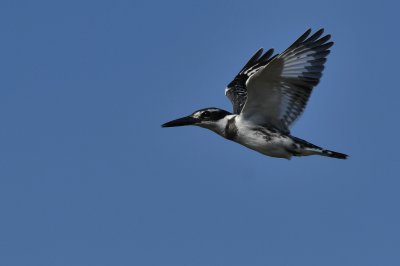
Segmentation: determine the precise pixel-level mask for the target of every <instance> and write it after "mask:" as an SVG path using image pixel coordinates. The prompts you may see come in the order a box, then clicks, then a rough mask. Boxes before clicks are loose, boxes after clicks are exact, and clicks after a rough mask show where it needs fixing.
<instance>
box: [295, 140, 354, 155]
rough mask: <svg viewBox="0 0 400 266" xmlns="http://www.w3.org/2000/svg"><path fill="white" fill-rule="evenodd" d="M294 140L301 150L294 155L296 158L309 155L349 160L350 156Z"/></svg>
mask: <svg viewBox="0 0 400 266" xmlns="http://www.w3.org/2000/svg"><path fill="white" fill-rule="evenodd" d="M292 138H293V140H294V141H295V143H296V144H297V145H299V149H298V151H297V152H295V153H294V154H293V155H295V156H307V155H321V156H326V157H331V158H336V159H342V160H344V159H347V157H348V155H347V154H344V153H340V152H336V151H331V150H325V149H323V148H321V147H318V146H317V145H314V144H312V143H310V142H307V141H305V140H302V139H299V138H296V137H292Z"/></svg>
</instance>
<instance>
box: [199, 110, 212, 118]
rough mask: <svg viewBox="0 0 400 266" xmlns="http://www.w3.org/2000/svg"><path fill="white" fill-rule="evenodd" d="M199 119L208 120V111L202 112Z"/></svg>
mask: <svg viewBox="0 0 400 266" xmlns="http://www.w3.org/2000/svg"><path fill="white" fill-rule="evenodd" d="M201 117H202V118H208V117H210V112H209V111H204V112H203V113H202V114H201Z"/></svg>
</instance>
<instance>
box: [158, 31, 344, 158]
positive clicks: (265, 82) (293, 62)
mask: <svg viewBox="0 0 400 266" xmlns="http://www.w3.org/2000/svg"><path fill="white" fill-rule="evenodd" d="M323 33H324V30H323V29H320V30H318V31H317V32H315V33H314V34H312V35H311V36H310V34H311V29H309V30H307V31H306V32H305V33H304V34H303V35H301V36H300V37H299V38H298V39H297V40H296V41H295V42H294V43H293V44H292V45H290V46H289V48H287V49H286V50H285V51H284V52H283V53H281V54H276V55H274V50H273V49H269V50H268V51H266V52H265V53H264V50H263V49H262V48H261V49H259V50H258V51H257V52H256V53H255V54H254V55H253V56H252V57H251V58H250V60H249V61H248V62H247V63H246V64H245V66H244V67H243V68H242V69H241V70H240V71H239V73H238V74H237V75H236V77H235V78H234V79H233V81H232V82H230V83H229V84H228V86H227V88H226V89H225V95H226V96H227V97H228V98H229V100H230V101H231V102H232V105H233V113H230V112H228V111H225V110H222V109H219V108H213V107H211V108H204V109H201V110H198V111H195V112H194V113H192V114H191V115H189V116H186V117H182V118H179V119H176V120H173V121H170V122H168V123H165V124H163V125H162V127H177V126H186V125H195V126H199V127H203V128H207V129H209V130H212V131H214V132H215V133H217V134H218V135H220V136H222V137H224V138H226V139H228V140H232V141H234V142H237V143H239V144H241V145H243V146H245V147H247V148H250V149H252V150H255V151H257V152H260V153H262V154H264V155H268V156H271V157H278V158H286V159H290V158H291V157H292V156H308V155H322V156H327V157H332V158H338V159H346V158H347V155H346V154H343V153H339V152H335V151H331V150H327V149H324V148H321V147H319V146H316V145H314V144H311V143H309V142H307V141H305V140H302V139H300V138H297V137H294V136H292V135H291V134H290V128H291V126H292V125H293V123H294V122H295V121H296V120H297V119H298V118H299V116H300V115H301V114H302V113H303V111H304V108H305V107H306V104H307V101H308V99H309V97H310V95H311V92H312V90H313V88H314V87H315V86H316V85H317V84H318V83H319V81H320V79H321V77H322V71H323V70H324V65H325V63H326V58H327V56H328V55H329V53H330V50H329V49H330V48H331V47H332V45H333V42H328V41H329V40H330V37H331V36H330V35H329V34H328V35H324V36H322V35H323Z"/></svg>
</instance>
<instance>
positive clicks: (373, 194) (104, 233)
mask: <svg viewBox="0 0 400 266" xmlns="http://www.w3.org/2000/svg"><path fill="white" fill-rule="evenodd" d="M399 8H400V6H399V5H398V4H397V3H395V1H392V2H391V1H379V3H372V1H371V3H367V2H365V1H352V2H351V3H349V2H348V1H335V2H333V1H219V2H217V1H147V2H144V1H143V2H139V1H1V3H0V32H1V42H0V47H1V51H2V53H1V54H2V56H1V63H0V68H1V69H0V70H1V73H2V75H1V79H0V83H1V90H0V124H1V127H0V214H1V215H0V265H7V266H13V265H30V266H35V265H41V266H44V265H51V266H58V265H60V266H61V265H68V266H69V265H95V266H102V265H141V266H147V265H149V266H150V265H163V266H167V265H171V266H178V265H182V266H191V265H193V266H197V265H199V266H200V265H229V266H236V265H279V266H289V265H296V266H302V265H307V266H310V265H318V266H320V265H324V266H337V265H341V266H347V265H348V266H350V265H351V266H354V265H363V266H369V265H371V266H373V265H374V266H375V265H385V266H391V265H393V266H394V265H400V252H399V250H400V229H399V224H400V213H399V201H400V195H399V192H398V188H399V186H400V178H399V176H398V169H397V167H398V165H399V163H400V160H399V148H400V145H399V141H398V140H397V137H398V136H399V133H400V126H399V123H398V122H399V118H398V100H399V98H400V90H399V88H398V87H399V85H398V82H397V79H398V62H399V59H400V58H399V53H398V47H399V46H400V37H399V35H398V34H397V33H398V25H400V20H399V16H398V10H399ZM309 27H311V28H313V29H318V28H320V27H324V28H325V29H326V32H327V33H331V34H332V36H333V40H334V41H335V45H334V46H333V48H332V53H331V55H330V56H329V59H328V63H327V65H326V70H325V72H324V77H323V78H322V82H321V83H320V85H319V86H318V87H317V88H316V89H315V91H314V93H313V95H312V97H311V99H310V102H309V105H308V108H307V110H306V112H305V113H304V115H303V116H302V118H301V119H300V120H299V121H298V122H297V123H296V125H295V126H294V128H293V130H292V133H293V134H294V135H295V136H298V137H300V138H304V139H306V140H308V141H310V142H313V143H315V144H317V145H320V146H323V147H326V148H330V149H333V150H337V151H341V152H345V153H348V154H349V155H350V159H349V160H347V161H342V160H334V159H329V158H323V157H307V158H294V159H293V160H291V161H287V160H282V159H275V158H269V157H265V156H262V155H260V154H258V153H255V152H253V151H251V150H248V149H245V148H244V147H242V146H240V145H237V144H235V143H232V142H229V141H226V140H224V139H222V138H220V137H219V136H217V135H215V134H213V133H212V132H209V131H206V130H204V129H200V128H195V127H187V128H174V129H162V128H161V127H160V125H161V124H162V123H164V122H166V121H169V120H171V119H174V118H177V117H180V116H183V115H187V114H190V113H191V112H192V111H194V110H196V109H200V108H203V107H210V106H216V107H220V108H224V109H226V110H230V109H231V106H230V103H229V102H228V100H227V99H226V98H225V96H224V88H225V86H226V84H227V83H228V82H229V81H230V80H231V79H232V78H233V77H234V75H235V74H236V73H237V71H238V70H239V69H240V68H241V67H242V66H243V64H244V63H245V62H246V60H247V59H248V58H249V57H250V56H251V55H252V54H253V52H254V51H256V50H257V49H258V48H259V47H265V48H270V47H273V48H275V49H276V51H278V52H279V51H282V50H284V49H285V48H286V47H287V46H288V45H289V44H291V43H292V42H293V41H294V40H295V39H296V38H297V37H298V36H299V35H300V34H302V33H303V32H304V31H305V30H306V29H307V28H309Z"/></svg>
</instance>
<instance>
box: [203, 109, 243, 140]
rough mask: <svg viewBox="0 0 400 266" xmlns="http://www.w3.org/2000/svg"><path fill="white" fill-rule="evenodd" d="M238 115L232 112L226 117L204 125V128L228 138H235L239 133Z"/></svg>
mask: <svg viewBox="0 0 400 266" xmlns="http://www.w3.org/2000/svg"><path fill="white" fill-rule="evenodd" d="M237 117H238V115H236V114H231V115H227V116H225V117H224V118H221V119H220V120H218V121H215V122H214V123H211V124H207V125H203V127H204V128H207V129H209V130H212V131H214V132H215V133H217V134H218V135H220V136H222V137H224V138H227V139H231V140H232V139H234V138H235V137H236V135H237V127H236V120H237Z"/></svg>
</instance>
